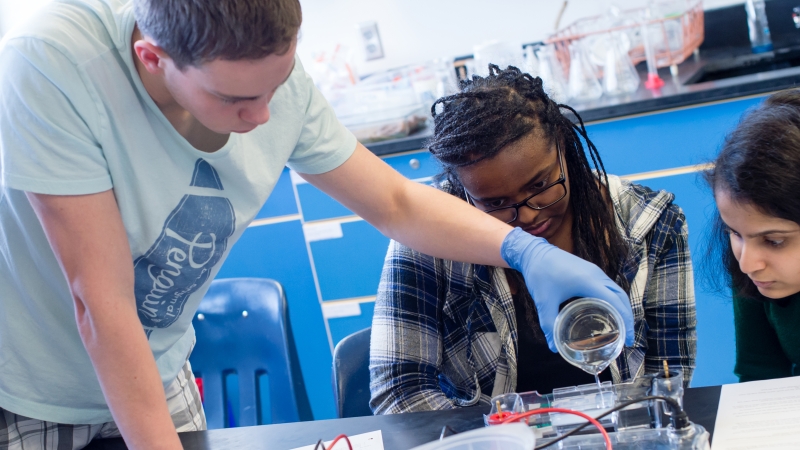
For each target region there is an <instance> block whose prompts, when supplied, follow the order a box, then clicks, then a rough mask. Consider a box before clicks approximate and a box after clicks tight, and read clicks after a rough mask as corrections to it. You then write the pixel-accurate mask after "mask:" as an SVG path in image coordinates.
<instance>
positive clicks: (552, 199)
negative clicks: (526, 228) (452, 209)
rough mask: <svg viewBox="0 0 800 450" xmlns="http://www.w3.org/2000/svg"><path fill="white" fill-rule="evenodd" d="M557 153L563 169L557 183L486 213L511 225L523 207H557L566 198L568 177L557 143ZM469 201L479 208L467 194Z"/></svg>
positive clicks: (540, 208) (536, 208)
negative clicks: (519, 200)
mask: <svg viewBox="0 0 800 450" xmlns="http://www.w3.org/2000/svg"><path fill="white" fill-rule="evenodd" d="M556 151H557V152H558V165H559V168H560V169H561V175H560V176H559V177H558V179H557V180H556V181H554V182H552V183H550V184H548V185H547V186H545V187H543V188H541V189H539V190H538V191H537V192H534V193H533V194H531V195H530V196H529V197H528V198H526V199H525V200H523V201H521V202H519V203H515V204H513V205H508V206H503V207H500V208H496V209H490V210H488V211H484V212H485V213H486V214H489V215H491V216H492V217H494V218H496V219H498V220H502V221H503V222H505V223H511V222H513V221H515V220H517V217H519V208H520V207H522V206H527V207H528V208H531V209H535V210H542V209H545V208H549V207H551V206H553V205H555V204H556V203H558V202H560V201H561V200H562V199H563V198H564V197H566V196H567V177H566V175H565V174H564V158H563V156H562V152H561V145H560V144H559V143H558V142H556ZM467 200H468V201H469V202H470V203H471V204H472V205H473V206H475V207H476V208H477V205H475V202H474V200H473V199H472V196H471V195H469V193H467Z"/></svg>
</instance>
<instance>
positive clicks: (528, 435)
mask: <svg viewBox="0 0 800 450" xmlns="http://www.w3.org/2000/svg"><path fill="white" fill-rule="evenodd" d="M535 445H536V437H535V436H534V434H533V431H532V430H531V429H530V427H529V426H527V425H525V424H522V423H510V424H507V425H500V426H496V427H488V428H481V429H477V430H472V431H466V432H464V433H458V434H456V435H453V436H450V437H447V438H444V439H442V440H441V441H434V442H429V443H427V444H425V445H421V446H419V447H414V448H413V449H412V450H496V449H498V448H502V449H503V450H531V449H532V448H533V447H534V446H535Z"/></svg>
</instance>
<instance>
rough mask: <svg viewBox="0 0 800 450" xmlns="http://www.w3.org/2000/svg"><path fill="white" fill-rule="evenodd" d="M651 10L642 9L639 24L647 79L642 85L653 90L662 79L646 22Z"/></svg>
mask: <svg viewBox="0 0 800 450" xmlns="http://www.w3.org/2000/svg"><path fill="white" fill-rule="evenodd" d="M651 14H652V11H651V10H650V8H645V9H644V11H643V16H644V17H643V20H642V24H641V30H642V33H641V34H642V43H643V44H644V55H645V61H646V63H647V81H645V82H644V87H646V88H647V89H651V90H655V89H660V88H661V86H664V80H662V79H661V77H659V76H658V66H657V65H656V49H655V43H654V42H653V39H652V36H651V35H650V26H649V24H648V22H649V20H650V18H651Z"/></svg>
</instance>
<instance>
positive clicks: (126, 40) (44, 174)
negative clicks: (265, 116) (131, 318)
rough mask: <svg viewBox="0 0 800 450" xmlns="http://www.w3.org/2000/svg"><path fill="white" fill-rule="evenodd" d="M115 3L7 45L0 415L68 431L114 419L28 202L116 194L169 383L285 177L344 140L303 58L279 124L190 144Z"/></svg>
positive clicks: (1, 151) (22, 32)
mask: <svg viewBox="0 0 800 450" xmlns="http://www.w3.org/2000/svg"><path fill="white" fill-rule="evenodd" d="M133 29H134V17H133V12H132V7H131V5H130V4H125V3H122V2H121V1H119V0H105V1H104V0H61V1H56V2H55V3H52V4H50V5H48V6H47V7H45V9H44V10H43V11H42V12H41V13H40V14H39V15H38V16H36V17H34V18H33V20H31V21H30V22H29V24H28V25H27V26H26V27H24V28H21V29H19V30H15V31H12V32H11V33H10V34H9V35H8V36H6V38H5V39H4V41H3V44H2V46H0V155H1V156H2V157H1V158H0V167H2V191H0V256H2V257H0V407H2V408H5V409H7V410H9V411H12V412H14V413H17V414H21V415H24V416H28V417H33V418H36V419H40V420H46V421H52V422H59V423H102V422H108V421H111V420H112V417H111V413H110V411H109V409H108V406H107V404H106V402H105V399H104V397H103V394H102V392H101V390H100V385H99V383H98V380H97V376H96V374H95V372H94V369H93V367H92V363H91V361H90V359H89V356H88V354H87V352H86V350H85V349H84V347H83V344H82V342H81V339H80V336H79V334H78V329H77V326H76V323H75V312H74V305H73V301H72V298H71V296H70V291H69V289H68V286H67V283H66V280H65V277H64V275H63V273H62V271H61V269H60V267H59V265H58V262H57V260H56V258H55V256H54V254H53V251H52V249H51V248H50V245H49V244H48V242H47V240H46V238H45V235H44V232H43V230H42V227H41V225H40V223H39V221H38V219H37V217H36V216H35V214H34V212H33V210H32V209H31V206H30V204H29V202H28V200H27V197H26V196H25V193H24V191H30V192H36V193H44V194H61V195H69V194H73V195H74V194H89V193H96V192H102V191H106V190H108V189H112V188H113V189H114V194H115V196H116V199H117V202H118V204H119V209H120V212H121V214H122V219H123V221H124V224H125V229H126V231H127V235H128V241H129V244H130V249H131V253H132V255H133V258H134V261H133V265H134V272H135V296H136V304H137V310H138V312H139V318H140V320H141V322H142V325H143V327H144V329H145V332H146V333H147V336H148V339H149V342H150V347H151V349H152V351H153V355H154V357H155V360H156V363H157V365H158V369H159V371H160V374H161V378H162V381H163V382H164V383H165V384H166V383H169V382H170V381H171V380H172V379H173V378H174V377H175V376H176V375H177V373H178V371H179V369H180V368H181V366H182V365H183V364H184V362H185V360H186V357H187V354H188V352H189V350H190V346H191V344H192V342H193V340H194V330H193V328H192V325H191V321H192V316H193V314H194V311H195V310H196V309H197V305H198V303H199V302H200V300H201V298H202V297H203V295H204V294H205V292H206V290H207V288H208V285H209V283H210V282H211V280H212V279H213V278H214V276H215V275H216V273H217V272H218V270H219V268H220V266H221V265H222V262H223V261H224V259H225V257H226V256H227V254H228V251H229V249H230V247H231V245H232V244H233V243H234V242H236V240H237V239H238V238H239V237H240V236H241V234H242V232H243V231H244V229H245V228H246V227H247V225H248V223H250V221H251V220H253V218H254V217H255V215H256V214H257V213H258V211H259V210H260V208H261V207H262V205H263V204H264V202H265V201H266V199H267V197H268V196H269V194H270V192H271V191H272V189H273V187H274V186H275V183H276V182H277V180H278V177H279V176H280V173H281V171H282V170H283V168H284V166H286V165H288V166H289V167H291V168H293V169H295V170H297V171H298V172H302V173H323V172H327V171H330V170H332V169H334V168H336V167H338V166H339V165H340V164H342V163H343V162H344V161H345V160H347V158H349V157H350V155H351V154H352V152H353V151H354V149H355V146H356V140H355V137H354V136H353V135H352V134H351V133H349V132H348V131H347V130H346V129H345V128H343V127H342V126H341V125H340V124H339V122H338V121H337V120H336V117H335V116H334V114H333V111H332V110H331V108H330V107H329V105H328V104H327V102H326V101H325V100H324V98H323V97H322V96H321V95H320V93H319V92H318V91H317V90H316V89H315V87H314V85H313V83H312V81H311V79H310V78H309V77H308V76H307V75H306V73H305V72H304V70H303V67H302V65H301V64H300V61H299V60H296V61H295V63H296V64H295V68H294V70H293V71H292V74H291V76H290V77H289V79H288V81H287V82H286V83H285V84H284V85H282V86H281V87H280V88H278V90H277V92H276V93H275V95H274V97H273V99H272V102H271V103H270V111H271V119H270V121H269V122H268V123H267V124H265V125H262V126H260V127H258V128H256V129H255V130H253V131H252V132H250V133H246V134H231V136H230V139H229V140H228V142H227V144H226V145H225V146H224V147H223V148H222V149H220V150H218V151H216V152H214V153H204V152H201V151H199V150H197V149H195V148H193V147H192V146H191V145H189V143H188V142H187V141H186V140H185V139H184V138H182V137H181V136H180V135H179V134H178V133H177V132H176V130H175V129H174V128H173V127H172V126H171V125H170V123H169V122H168V121H167V119H166V117H165V116H164V115H163V114H162V113H161V111H160V110H159V109H158V107H157V106H156V105H155V103H154V102H153V100H152V99H151V98H150V96H149V95H148V94H147V92H146V90H145V89H144V87H143V85H142V82H141V80H140V78H139V76H138V74H137V72H136V69H135V66H134V63H133V59H132V58H133V54H132V52H131V49H130V42H131V35H132V32H133Z"/></svg>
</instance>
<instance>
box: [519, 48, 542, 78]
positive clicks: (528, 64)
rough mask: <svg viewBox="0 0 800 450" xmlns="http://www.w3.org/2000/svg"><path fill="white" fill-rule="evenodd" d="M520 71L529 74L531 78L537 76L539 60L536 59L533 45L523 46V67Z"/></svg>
mask: <svg viewBox="0 0 800 450" xmlns="http://www.w3.org/2000/svg"><path fill="white" fill-rule="evenodd" d="M522 71H523V72H526V73H528V74H530V75H531V76H532V77H538V76H539V59H538V58H537V57H536V53H535V52H534V46H533V45H526V46H525V66H524V67H523V68H522Z"/></svg>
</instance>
